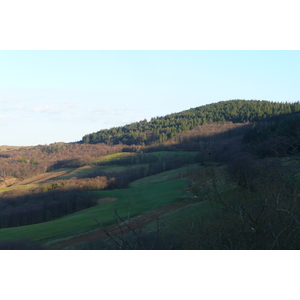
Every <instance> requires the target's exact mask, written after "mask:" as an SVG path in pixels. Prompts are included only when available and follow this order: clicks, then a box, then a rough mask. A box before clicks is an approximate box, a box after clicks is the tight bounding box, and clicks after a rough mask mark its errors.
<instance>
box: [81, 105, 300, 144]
mask: <svg viewBox="0 0 300 300" xmlns="http://www.w3.org/2000/svg"><path fill="white" fill-rule="evenodd" d="M299 111H300V102H299V101H298V102H295V103H287V102H286V103H282V102H270V101H260V100H229V101H221V102H217V103H212V104H208V105H203V106H199V107H196V108H191V109H188V110H185V111H182V112H179V113H172V114H169V115H166V116H164V117H156V118H152V119H151V120H150V121H147V120H143V121H140V122H135V123H131V124H128V125H125V126H120V127H113V128H110V129H104V130H100V131H98V132H95V133H91V134H87V135H85V136H84V137H83V138H82V142H83V143H91V144H94V143H106V144H108V145H116V144H119V143H122V144H125V145H151V144H158V143H162V142H165V141H167V140H169V139H171V138H172V137H174V136H175V135H177V134H178V133H180V132H183V131H187V130H190V129H193V128H194V127H196V126H198V125H203V124H209V123H213V122H226V121H232V122H233V123H244V122H258V121H261V120H264V119H266V118H269V117H272V116H277V115H282V114H289V113H295V112H299Z"/></svg>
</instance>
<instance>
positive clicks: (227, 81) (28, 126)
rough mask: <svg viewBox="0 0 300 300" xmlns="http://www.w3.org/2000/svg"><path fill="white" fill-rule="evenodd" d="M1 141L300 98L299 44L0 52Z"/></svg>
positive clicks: (42, 138) (26, 141) (46, 138)
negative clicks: (226, 104)
mask: <svg viewBox="0 0 300 300" xmlns="http://www.w3.org/2000/svg"><path fill="white" fill-rule="evenodd" d="M0 66H1V68H0V134H1V139H0V145H24V146H25V145H37V144H50V143H53V142H60V141H63V142H73V141H78V140H80V139H81V138H82V136H83V135H85V134H87V133H92V132H95V131H98V130H100V129H104V128H110V127H113V126H121V125H125V124H128V123H131V122H134V121H139V120H142V119H144V118H146V119H150V118H151V117H155V116H162V115H166V114H169V113H173V112H179V111H182V110H185V109H189V108H191V107H197V106H201V105H204V104H209V103H212V102H218V101H222V100H229V99H237V98H238V99H259V100H271V101H279V102H281V101H288V102H294V101H298V100H300V93H299V82H300V71H299V70H300V51H276V50H271V51H245V50H241V51H238V50H236V51H221V50H216V51H204V50H194V51H187V50H186V51H175V50H170V51H98V50H92V51H80V50H77V51H75V50H73V51H9V50H8V51H0Z"/></svg>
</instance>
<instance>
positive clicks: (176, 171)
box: [129, 164, 199, 187]
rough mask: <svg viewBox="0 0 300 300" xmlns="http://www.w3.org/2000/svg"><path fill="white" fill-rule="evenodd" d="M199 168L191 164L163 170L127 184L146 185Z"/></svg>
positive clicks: (179, 176) (170, 178) (184, 175)
mask: <svg viewBox="0 0 300 300" xmlns="http://www.w3.org/2000/svg"><path fill="white" fill-rule="evenodd" d="M198 168H199V165H198V164H191V165H187V166H184V167H181V168H177V169H174V170H169V171H165V172H162V173H159V174H156V175H152V176H148V177H145V178H142V179H138V180H135V181H133V182H131V183H130V184H129V186H130V187H138V186H146V185H151V184H155V183H159V182H164V181H168V180H173V179H175V178H182V177H186V176H187V175H189V174H190V173H191V172H192V171H193V170H196V169H198Z"/></svg>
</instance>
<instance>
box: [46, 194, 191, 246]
mask: <svg viewBox="0 0 300 300" xmlns="http://www.w3.org/2000/svg"><path fill="white" fill-rule="evenodd" d="M194 203H195V200H183V201H180V202H176V203H173V204H170V205H167V206H164V207H161V208H159V209H156V210H153V211H149V212H146V213H144V214H142V215H139V216H137V217H134V218H130V221H129V222H130V225H131V226H132V227H133V228H134V229H138V228H142V227H143V226H145V225H147V224H148V223H151V222H153V221H155V220H157V218H160V217H162V216H163V215H165V214H167V213H173V212H176V211H179V210H183V209H185V208H186V207H188V206H190V205H192V204H194ZM126 221H127V220H126ZM105 229H106V231H107V232H109V234H110V235H112V236H114V235H117V234H121V233H122V232H123V233H126V232H129V228H128V227H127V226H126V225H125V224H113V225H111V226H107V227H106V228H105ZM107 237H108V236H107V234H106V232H105V230H104V228H100V229H97V230H94V231H91V232H88V233H86V234H82V235H79V236H75V237H72V238H70V239H67V240H63V241H59V242H55V243H53V244H51V245H50V246H48V247H49V248H51V249H53V250H55V249H56V250H63V249H65V248H67V247H71V246H75V245H78V244H80V243H84V242H89V241H96V240H99V239H101V238H107Z"/></svg>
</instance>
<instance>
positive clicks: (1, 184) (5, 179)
mask: <svg viewBox="0 0 300 300" xmlns="http://www.w3.org/2000/svg"><path fill="white" fill-rule="evenodd" d="M18 181H19V179H17V178H14V177H10V176H1V177H0V188H6V187H7V186H10V185H13V184H15V183H16V182H18Z"/></svg>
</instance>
